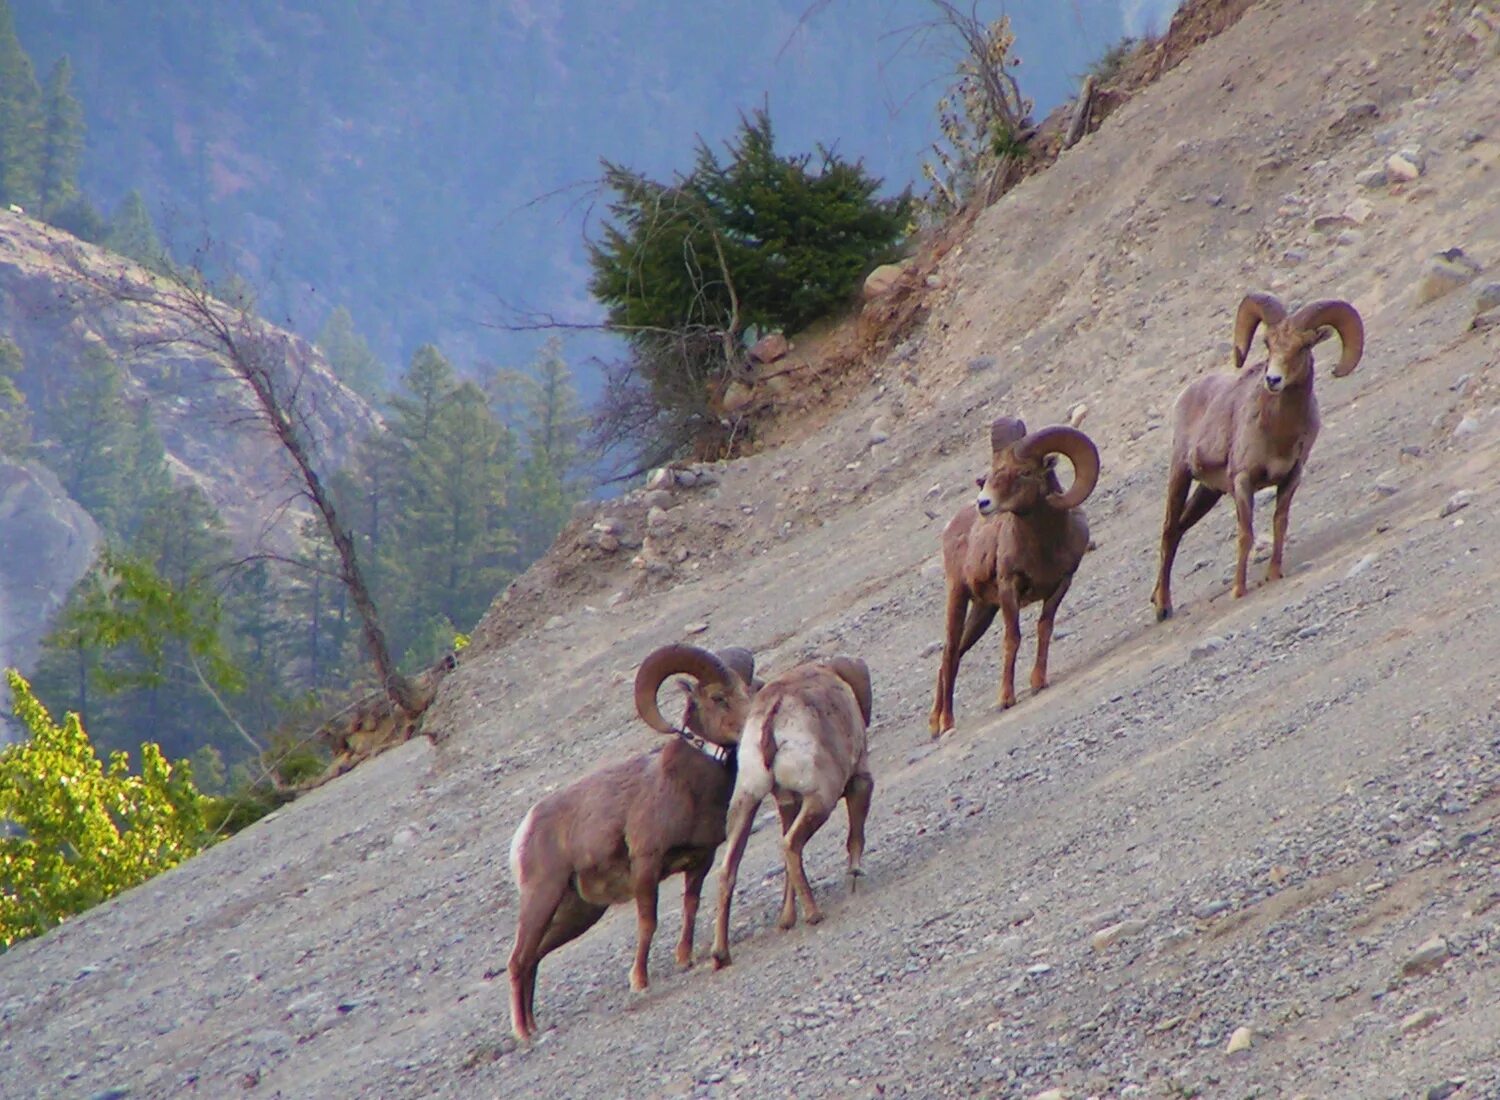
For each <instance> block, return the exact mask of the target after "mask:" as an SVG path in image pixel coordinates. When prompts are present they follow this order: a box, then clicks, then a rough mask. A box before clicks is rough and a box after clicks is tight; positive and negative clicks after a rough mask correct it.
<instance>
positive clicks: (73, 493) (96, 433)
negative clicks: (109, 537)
mask: <svg viewBox="0 0 1500 1100" xmlns="http://www.w3.org/2000/svg"><path fill="white" fill-rule="evenodd" d="M80 368H81V369H80V374H79V377H78V380H77V381H76V382H75V383H74V385H73V387H72V389H70V390H69V391H68V392H67V393H66V394H65V395H64V396H63V397H62V399H61V400H60V401H59V402H58V403H57V404H55V405H54V406H53V407H51V408H49V409H48V410H47V422H48V434H49V435H50V436H51V437H52V438H51V447H50V450H51V453H50V454H49V455H48V459H47V461H48V465H50V466H51V467H52V469H53V472H54V473H56V474H57V476H58V480H60V481H61V482H62V486H63V489H65V490H66V491H67V494H68V495H69V496H70V497H72V498H73V499H74V500H76V501H77V502H78V503H79V504H81V505H83V507H84V509H85V510H86V511H87V512H88V513H89V514H90V515H91V516H93V517H94V519H95V521H97V522H98V524H99V526H100V527H101V528H103V529H104V530H105V531H106V532H108V533H110V534H118V533H119V531H120V525H119V523H118V514H117V513H118V512H119V510H120V508H121V506H122V505H123V504H124V502H123V501H122V499H121V497H122V495H123V494H124V492H125V491H126V487H127V484H128V483H127V482H126V481H125V474H126V470H127V468H128V467H129V464H130V460H131V456H130V455H129V453H128V452H129V449H130V443H131V427H132V421H131V415H130V411H129V410H128V409H127V408H126V406H125V404H124V402H123V401H122V400H121V388H122V381H123V375H122V374H121V371H120V368H119V366H118V365H116V363H115V361H114V359H113V358H112V357H111V356H110V354H109V352H108V351H107V350H106V349H105V348H104V346H103V345H102V344H97V343H94V344H90V345H89V346H88V348H87V349H86V351H85V352H84V357H83V362H82V363H81V364H80Z"/></svg>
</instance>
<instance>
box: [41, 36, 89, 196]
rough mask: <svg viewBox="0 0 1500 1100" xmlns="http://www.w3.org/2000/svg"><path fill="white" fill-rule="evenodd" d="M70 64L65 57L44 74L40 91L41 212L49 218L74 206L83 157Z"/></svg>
mask: <svg viewBox="0 0 1500 1100" xmlns="http://www.w3.org/2000/svg"><path fill="white" fill-rule="evenodd" d="M72 85H73V66H72V62H70V61H69V60H68V58H67V57H66V56H63V57H60V58H58V59H57V62H56V64H54V65H53V66H52V71H51V72H50V73H48V74H47V83H46V86H45V88H44V89H43V92H42V159H41V194H40V196H39V198H40V199H41V211H40V212H41V215H42V217H44V218H46V219H48V220H49V221H51V220H52V219H53V218H55V217H56V216H57V215H58V214H59V213H60V212H65V211H68V210H70V209H72V208H74V207H76V204H77V202H78V200H79V199H80V198H81V197H82V196H81V195H80V194H79V191H78V166H79V164H80V163H81V162H82V160H83V133H84V127H83V107H82V106H81V105H80V104H79V102H78V100H76V99H74V98H73V89H72Z"/></svg>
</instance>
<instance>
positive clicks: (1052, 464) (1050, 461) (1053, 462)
mask: <svg viewBox="0 0 1500 1100" xmlns="http://www.w3.org/2000/svg"><path fill="white" fill-rule="evenodd" d="M1045 465H1046V468H1047V469H1049V470H1055V469H1057V455H1055V454H1050V455H1048V456H1047V460H1046V463H1045Z"/></svg>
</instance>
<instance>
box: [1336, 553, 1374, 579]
mask: <svg viewBox="0 0 1500 1100" xmlns="http://www.w3.org/2000/svg"><path fill="white" fill-rule="evenodd" d="M1377 556H1378V555H1376V554H1366V555H1365V556H1364V557H1362V558H1360V559H1359V561H1357V562H1355V563H1354V564H1353V565H1351V566H1350V567H1349V571H1348V572H1347V573H1345V574H1344V579H1345V580H1353V579H1354V578H1355V577H1357V576H1359V575H1360V574H1361V573H1364V572H1367V571H1368V570H1369V568H1370V566H1372V565H1374V564H1375V559H1376V557H1377Z"/></svg>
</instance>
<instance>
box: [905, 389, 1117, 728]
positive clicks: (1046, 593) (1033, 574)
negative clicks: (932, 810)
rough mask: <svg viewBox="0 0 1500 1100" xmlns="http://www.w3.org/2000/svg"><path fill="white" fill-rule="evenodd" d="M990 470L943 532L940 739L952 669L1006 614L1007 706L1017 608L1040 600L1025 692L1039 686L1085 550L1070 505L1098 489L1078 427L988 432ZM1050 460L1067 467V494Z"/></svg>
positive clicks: (1017, 426) (1017, 640)
mask: <svg viewBox="0 0 1500 1100" xmlns="http://www.w3.org/2000/svg"><path fill="white" fill-rule="evenodd" d="M990 449H991V451H992V458H991V463H990V472H989V475H988V476H986V477H982V478H979V479H978V485H979V497H978V498H977V499H976V500H975V502H974V503H972V504H966V505H964V506H963V508H961V509H959V512H958V514H957V515H956V516H954V517H953V518H952V519H951V520H949V522H948V526H947V527H946V528H945V529H944V530H943V574H944V576H945V577H946V578H947V582H948V612H947V624H946V627H947V630H946V634H945V639H944V642H943V656H942V661H941V663H940V664H939V665H938V678H937V692H936V696H935V697H934V699H933V702H932V714H931V716H930V717H929V719H928V728H929V729H930V730H931V731H932V735H933V736H934V737H939V736H941V735H942V734H944V733H946V732H948V731H949V730H951V729H952V728H953V682H954V680H955V679H956V678H957V676H958V663H959V661H960V660H962V659H963V655H964V654H965V653H967V652H968V651H969V649H970V648H971V647H972V646H973V645H974V643H975V642H977V641H979V639H980V638H981V637H983V636H984V632H985V631H986V630H988V629H989V627H990V623H992V622H994V621H995V614H996V612H999V611H1004V612H1005V654H1004V661H1003V663H1002V676H1001V682H1000V699H999V702H1000V706H1001V707H1002V708H1004V707H1009V706H1013V705H1014V704H1015V701H1016V650H1017V649H1018V648H1019V647H1020V644H1021V608H1022V607H1024V606H1025V605H1027V604H1029V603H1034V602H1035V601H1037V600H1041V601H1043V602H1042V613H1041V617H1040V618H1039V619H1038V620H1037V625H1036V665H1035V667H1033V669H1032V670H1031V690H1032V691H1041V690H1042V689H1043V688H1045V687H1046V686H1047V650H1048V648H1049V647H1050V645H1051V643H1052V621H1053V619H1054V618H1055V617H1056V616H1057V608H1058V605H1059V604H1061V603H1062V599H1063V597H1064V596H1065V595H1067V593H1068V586H1069V585H1071V584H1072V583H1073V574H1074V573H1075V572H1076V571H1077V570H1078V563H1079V562H1080V561H1082V560H1083V555H1084V554H1085V553H1086V552H1087V551H1088V548H1089V524H1088V520H1087V519H1085V518H1084V515H1083V512H1082V510H1080V509H1079V507H1078V506H1079V505H1080V504H1082V503H1083V502H1084V501H1085V500H1087V499H1088V497H1089V494H1090V493H1092V492H1093V491H1094V486H1096V485H1097V484H1098V483H1099V451H1098V450H1097V449H1096V448H1095V447H1094V443H1093V441H1092V440H1091V439H1089V437H1088V436H1086V435H1084V434H1083V433H1082V432H1081V431H1079V430H1078V429H1077V428H1073V427H1069V426H1066V425H1055V426H1053V427H1050V428H1042V429H1041V430H1040V431H1035V432H1032V433H1031V434H1029V435H1028V434H1027V432H1026V425H1025V424H1023V423H1022V422H1021V421H1019V420H1013V419H1011V418H1009V417H1001V418H1000V419H999V420H996V421H995V422H994V423H993V424H991V425H990ZM1054 454H1060V455H1062V456H1063V457H1065V458H1066V459H1068V461H1069V462H1071V463H1072V464H1073V484H1072V485H1071V486H1070V487H1069V488H1068V490H1067V491H1066V492H1064V491H1063V488H1062V485H1061V483H1060V482H1059V481H1058V479H1057V474H1056V472H1055V469H1054V460H1053V459H1052V458H1051V456H1052V455H1054Z"/></svg>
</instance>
